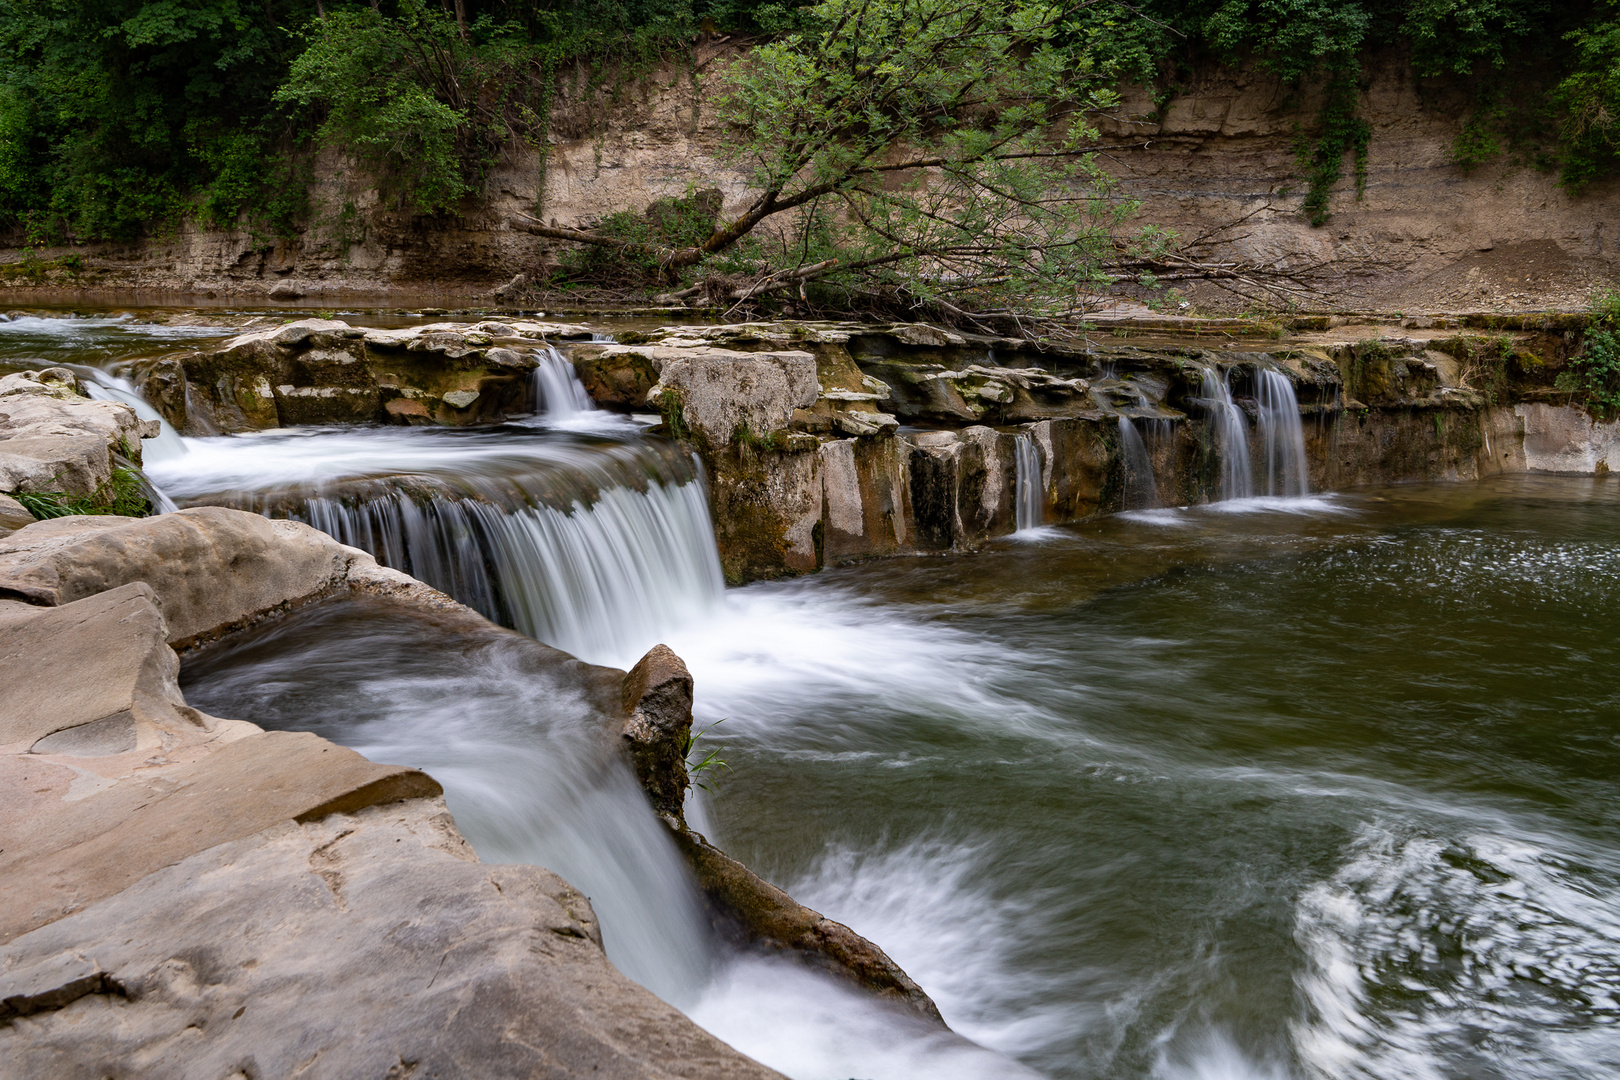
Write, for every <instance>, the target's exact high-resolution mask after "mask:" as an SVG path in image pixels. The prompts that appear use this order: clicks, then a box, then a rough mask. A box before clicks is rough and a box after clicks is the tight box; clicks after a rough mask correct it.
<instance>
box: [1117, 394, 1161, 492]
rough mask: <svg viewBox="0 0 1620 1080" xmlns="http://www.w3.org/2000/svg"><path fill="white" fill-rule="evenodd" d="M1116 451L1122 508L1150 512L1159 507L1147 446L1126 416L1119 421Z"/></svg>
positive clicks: (1157, 489)
mask: <svg viewBox="0 0 1620 1080" xmlns="http://www.w3.org/2000/svg"><path fill="white" fill-rule="evenodd" d="M1119 448H1120V457H1121V460H1122V463H1123V465H1124V473H1125V509H1127V510H1152V509H1155V508H1156V507H1157V506H1158V505H1159V488H1158V482H1157V481H1156V480H1155V479H1154V477H1153V459H1152V457H1150V456H1149V455H1148V448H1147V444H1146V443H1144V442H1143V441H1142V435H1141V433H1140V432H1138V431H1137V430H1136V423H1135V421H1133V420H1132V419H1131V418H1130V417H1128V416H1124V415H1121V416H1120V418H1119Z"/></svg>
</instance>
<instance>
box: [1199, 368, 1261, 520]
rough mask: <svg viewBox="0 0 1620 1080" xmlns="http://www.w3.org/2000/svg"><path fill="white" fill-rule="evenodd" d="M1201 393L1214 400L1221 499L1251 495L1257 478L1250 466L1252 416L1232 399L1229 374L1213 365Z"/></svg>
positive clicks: (1213, 427) (1211, 424)
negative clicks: (1246, 413)
mask: <svg viewBox="0 0 1620 1080" xmlns="http://www.w3.org/2000/svg"><path fill="white" fill-rule="evenodd" d="M1199 393H1200V394H1201V395H1202V396H1203V397H1204V399H1205V400H1207V401H1209V402H1211V403H1212V405H1211V407H1210V412H1209V421H1208V422H1209V427H1210V434H1211V435H1212V436H1213V437H1214V442H1215V452H1216V453H1217V454H1219V455H1220V461H1221V479H1220V488H1219V490H1218V491H1217V493H1216V498H1217V499H1247V498H1249V497H1250V496H1251V495H1253V494H1254V478H1253V476H1252V474H1251V471H1250V466H1249V420H1248V418H1247V417H1245V416H1244V415H1243V410H1242V409H1240V408H1238V407H1237V404H1236V403H1235V402H1234V401H1233V400H1232V388H1231V387H1230V386H1228V385H1227V382H1226V376H1224V375H1223V374H1222V373H1221V372H1219V371H1217V370H1216V369H1214V368H1212V367H1207V368H1205V369H1204V382H1203V387H1202V388H1201V389H1200V391H1199Z"/></svg>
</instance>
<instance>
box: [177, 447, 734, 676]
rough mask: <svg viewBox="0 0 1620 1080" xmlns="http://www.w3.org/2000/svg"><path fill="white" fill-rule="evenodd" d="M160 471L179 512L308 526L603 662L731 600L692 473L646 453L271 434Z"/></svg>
mask: <svg viewBox="0 0 1620 1080" xmlns="http://www.w3.org/2000/svg"><path fill="white" fill-rule="evenodd" d="M152 471H153V473H154V479H155V480H156V481H157V482H158V483H159V484H160V485H161V486H162V487H163V488H164V490H166V491H167V492H169V493H170V494H171V495H172V496H173V497H175V498H176V499H177V500H178V501H180V502H181V503H183V504H190V505H196V504H198V503H213V504H217V505H226V506H234V507H237V508H238V509H243V510H252V511H254V512H256V513H261V514H264V515H266V516H268V517H284V518H293V519H295V520H299V521H304V522H307V523H309V524H311V525H314V526H315V527H316V528H318V529H320V530H322V531H323V532H326V533H328V534H329V535H331V536H334V537H336V538H337V539H339V540H341V541H343V542H344V543H345V544H350V545H352V546H354V547H358V548H361V549H362V550H365V551H369V552H371V553H372V554H373V555H375V556H376V557H377V559H378V560H379V561H380V562H382V563H383V564H384V565H387V566H392V567H394V568H396V569H399V570H403V571H405V572H406V573H408V574H411V575H412V576H414V577H417V578H420V579H421V580H423V581H426V582H427V583H428V584H430V585H432V586H434V587H435V588H438V589H440V590H442V591H444V592H446V593H448V594H449V595H451V596H453V597H455V598H456V599H457V600H460V601H461V602H462V603H464V604H466V605H468V606H469V607H472V608H474V609H476V610H477V611H479V612H481V613H482V614H484V615H487V616H489V617H490V618H491V619H494V620H495V621H497V622H501V623H504V624H505V625H508V626H511V627H513V628H514V629H516V630H519V631H521V632H523V633H525V634H528V635H529V636H531V637H534V638H536V639H538V640H540V641H543V642H545V643H546V644H548V645H554V646H556V647H557V648H559V649H562V650H564V651H566V652H570V653H573V654H574V655H575V656H578V657H580V658H581V659H584V660H589V661H592V662H596V663H610V664H617V665H621V666H627V665H629V664H632V663H634V662H635V661H636V659H637V658H638V657H639V656H640V654H641V652H643V651H645V650H646V649H647V648H648V647H650V646H651V645H653V644H655V643H656V642H657V640H658V638H659V637H660V636H661V635H663V634H664V633H665V632H666V631H667V630H668V629H669V628H671V627H673V626H674V625H676V624H678V623H679V622H681V621H683V620H685V619H687V618H690V617H691V616H692V615H693V614H694V613H700V612H702V611H704V610H706V609H707V608H708V607H710V606H711V605H713V604H714V603H715V602H716V601H717V600H718V599H719V597H720V595H721V593H722V592H723V590H724V585H725V582H724V578H723V577H722V575H721V572H720V563H719V558H718V556H717V555H716V553H715V546H714V529H713V526H712V525H711V523H710V520H709V511H708V497H707V493H706V490H705V486H704V483H703V479H702V476H701V474H700V473H699V471H698V468H697V465H696V463H695V462H694V461H693V460H692V459H689V458H687V457H685V456H684V455H682V454H680V453H679V452H678V451H676V450H674V448H673V447H671V446H669V445H668V444H664V443H660V442H654V441H651V440H640V439H633V440H628V441H622V442H614V441H607V440H593V439H584V438H580V437H577V436H571V435H561V434H552V435H541V434H539V433H537V432H530V431H526V430H524V429H522V428H516V429H508V430H507V431H506V432H504V433H503V432H487V433H480V432H455V431H447V430H445V429H432V428H426V429H414V430H413V429H385V430H373V431H369V432H366V431H341V430H339V431H302V432H265V433H261V434H258V435H253V436H237V437H233V438H228V439H209V440H193V444H192V452H191V453H190V454H188V455H186V456H185V457H184V458H181V459H175V460H171V461H169V462H164V463H160V464H158V465H157V466H155V467H154V469H153V470H152Z"/></svg>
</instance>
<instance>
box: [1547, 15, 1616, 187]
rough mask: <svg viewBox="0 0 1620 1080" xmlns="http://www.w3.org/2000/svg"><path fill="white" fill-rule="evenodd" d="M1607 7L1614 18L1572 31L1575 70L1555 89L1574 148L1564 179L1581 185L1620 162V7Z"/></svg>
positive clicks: (1566, 136)
mask: <svg viewBox="0 0 1620 1080" xmlns="http://www.w3.org/2000/svg"><path fill="white" fill-rule="evenodd" d="M1604 7H1605V8H1606V9H1607V14H1608V15H1609V16H1610V17H1609V18H1608V19H1606V20H1605V21H1602V22H1598V23H1596V24H1595V25H1591V26H1587V27H1582V28H1581V29H1578V30H1573V31H1571V32H1570V34H1569V43H1570V44H1571V45H1573V46H1574V50H1573V51H1574V55H1575V64H1574V70H1573V71H1572V72H1571V74H1570V75H1569V76H1568V77H1566V78H1565V79H1564V80H1563V81H1562V82H1560V83H1559V84H1558V88H1557V90H1556V92H1555V93H1554V100H1555V101H1556V103H1557V105H1558V106H1559V108H1560V109H1561V110H1562V113H1563V118H1564V120H1563V129H1562V134H1563V137H1564V140H1565V142H1566V144H1567V145H1568V147H1569V151H1568V154H1567V155H1566V156H1565V158H1564V163H1563V181H1564V184H1565V185H1566V186H1568V187H1571V188H1575V189H1579V188H1581V187H1584V186H1585V185H1586V184H1588V183H1590V182H1591V181H1592V180H1594V179H1596V178H1597V177H1599V176H1601V175H1604V174H1605V173H1608V172H1610V171H1612V170H1613V169H1614V167H1615V165H1616V164H1617V163H1620V10H1616V5H1614V4H1612V3H1610V4H1606V5H1604Z"/></svg>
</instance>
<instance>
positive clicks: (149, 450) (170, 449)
mask: <svg viewBox="0 0 1620 1080" xmlns="http://www.w3.org/2000/svg"><path fill="white" fill-rule="evenodd" d="M75 368H76V369H77V371H78V373H79V375H80V376H81V379H80V382H81V383H82V384H83V386H84V388H85V391H86V392H87V393H88V394H89V395H90V396H91V397H92V398H95V399H96V400H98V401H121V402H123V403H124V404H125V405H128V406H129V407H130V408H132V409H134V410H135V415H137V416H139V417H140V418H141V419H142V420H156V421H157V422H158V434H157V436H156V437H155V438H151V439H142V440H141V461H142V463H143V464H144V465H152V464H155V463H156V462H159V461H167V460H169V459H170V458H176V457H179V456H181V455H182V454H184V453H186V441H185V439H183V438H181V437H180V433H179V432H178V431H176V430H174V428H173V427H171V426H170V425H169V422H168V421H167V420H165V419H163V414H162V413H160V412H158V411H157V410H156V409H154V408H152V406H150V405H148V404H147V403H146V399H145V398H143V397H142V396H141V394H140V391H139V390H136V389H135V384H134V383H132V382H130V381H129V380H128V379H124V378H120V377H119V376H117V375H112V374H109V373H108V372H105V371H102V370H101V369H100V368H83V367H78V365H75Z"/></svg>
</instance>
